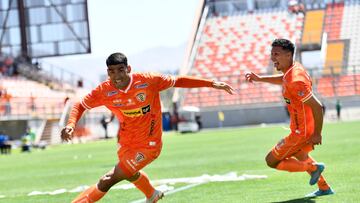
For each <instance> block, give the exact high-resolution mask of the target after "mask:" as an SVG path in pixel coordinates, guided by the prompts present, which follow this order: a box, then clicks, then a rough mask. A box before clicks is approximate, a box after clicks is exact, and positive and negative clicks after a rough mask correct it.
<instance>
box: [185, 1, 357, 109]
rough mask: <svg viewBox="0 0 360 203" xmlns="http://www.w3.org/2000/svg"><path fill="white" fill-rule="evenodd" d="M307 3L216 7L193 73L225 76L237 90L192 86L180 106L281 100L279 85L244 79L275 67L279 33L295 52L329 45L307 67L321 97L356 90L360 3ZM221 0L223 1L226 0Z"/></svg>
mask: <svg viewBox="0 0 360 203" xmlns="http://www.w3.org/2000/svg"><path fill="white" fill-rule="evenodd" d="M305 3H306V5H305V6H306V10H304V12H293V11H292V10H287V9H286V8H280V7H276V8H266V9H255V10H253V11H251V12H248V11H243V10H241V11H235V12H234V11H233V10H232V12H229V11H226V12H223V13H221V12H219V9H218V10H217V13H215V14H214V13H210V14H209V15H208V16H207V17H206V18H205V23H204V26H203V29H200V30H198V35H200V37H198V42H197V44H196V43H195V45H196V46H195V47H194V48H195V50H196V51H195V52H196V53H195V57H194V60H193V63H192V65H191V68H190V72H189V74H191V75H195V76H203V77H208V78H213V79H218V80H224V81H226V82H228V83H229V84H231V85H233V86H234V87H235V88H236V90H237V92H238V94H237V95H235V96H227V95H225V94H222V93H218V92H213V91H209V90H203V89H200V90H189V91H187V92H185V95H184V97H183V100H182V101H183V102H182V105H194V106H199V107H217V106H231V105H247V104H249V105H251V104H261V103H263V104H266V103H281V101H282V98H281V87H274V86H272V85H266V84H255V85H253V84H251V85H249V84H247V83H245V81H244V80H243V78H242V75H243V74H244V73H245V72H246V71H253V72H256V73H259V74H266V73H271V72H272V71H273V70H272V69H273V68H272V62H271V61H270V58H269V52H270V44H271V42H272V40H273V39H275V38H288V39H291V40H292V41H294V42H296V44H297V47H300V50H298V51H297V52H301V51H302V50H301V49H302V48H303V47H305V48H306V51H311V50H320V49H324V50H325V59H324V64H323V66H322V67H317V68H313V67H308V68H311V73H314V74H313V75H312V77H313V82H314V84H315V85H314V88H317V89H315V90H314V91H315V92H317V93H318V94H319V96H320V97H321V98H328V99H331V98H336V97H349V96H354V95H358V94H359V83H360V81H359V74H358V72H359V64H360V40H359V39H360V35H359V31H358V29H357V28H358V27H360V26H359V22H360V15H359V13H360V2H359V1H355V0H348V1H336V2H327V3H326V4H325V3H322V1H313V3H310V2H305ZM221 4H222V5H224V1H222V2H221ZM230 7H231V6H230ZM324 33H326V34H327V35H326V36H327V38H325V39H326V42H322V40H323V39H324V38H323V37H324V36H323V35H324ZM322 46H324V47H322ZM325 48H326V49H325ZM297 54H299V53H297ZM297 60H299V58H298V59H297ZM300 60H301V59H300ZM313 70H315V71H313ZM245 90H246V91H245Z"/></svg>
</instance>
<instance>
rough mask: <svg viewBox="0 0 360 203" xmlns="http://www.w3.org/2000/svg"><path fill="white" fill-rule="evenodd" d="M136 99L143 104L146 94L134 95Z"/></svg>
mask: <svg viewBox="0 0 360 203" xmlns="http://www.w3.org/2000/svg"><path fill="white" fill-rule="evenodd" d="M136 99H137V100H138V101H139V102H144V101H145V100H146V94H145V93H143V92H141V93H139V94H137V95H136Z"/></svg>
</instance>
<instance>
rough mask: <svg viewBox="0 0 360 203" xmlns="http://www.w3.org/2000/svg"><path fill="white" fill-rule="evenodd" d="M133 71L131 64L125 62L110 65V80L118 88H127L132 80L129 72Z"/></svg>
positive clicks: (108, 71) (108, 70)
mask: <svg viewBox="0 0 360 203" xmlns="http://www.w3.org/2000/svg"><path fill="white" fill-rule="evenodd" d="M130 71H131V67H130V66H126V65H125V64H117V65H110V66H108V69H107V73H108V76H109V77H110V81H111V82H112V83H113V84H114V85H115V87H116V88H118V89H123V88H126V87H127V86H128V84H129V82H130V76H129V73H130Z"/></svg>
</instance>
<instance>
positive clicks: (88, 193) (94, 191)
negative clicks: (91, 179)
mask: <svg viewBox="0 0 360 203" xmlns="http://www.w3.org/2000/svg"><path fill="white" fill-rule="evenodd" d="M105 193H106V192H102V191H100V190H99V189H98V188H97V185H93V186H91V187H90V188H88V189H87V190H85V191H84V192H82V193H81V194H80V195H78V196H77V197H76V198H75V199H74V200H73V201H72V202H71V203H93V202H96V201H98V200H99V199H101V198H102V197H103V196H104V195H105Z"/></svg>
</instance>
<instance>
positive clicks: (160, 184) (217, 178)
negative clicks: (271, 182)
mask: <svg viewBox="0 0 360 203" xmlns="http://www.w3.org/2000/svg"><path fill="white" fill-rule="evenodd" d="M264 178H267V176H266V175H247V174H243V175H240V176H238V175H237V173H236V172H230V173H227V174H224V175H208V174H204V175H201V176H198V177H185V178H169V179H161V180H155V181H151V184H152V185H154V186H155V187H156V188H157V189H158V190H161V191H164V192H166V194H172V193H170V192H171V191H173V190H174V187H173V186H168V184H169V185H174V184H176V183H188V184H191V185H195V186H196V185H197V184H203V183H208V182H226V181H243V180H250V179H264ZM88 187H89V186H86V185H82V186H78V187H76V188H74V189H71V190H67V189H57V190H55V191H45V192H41V191H33V192H30V193H29V194H28V196H34V195H57V194H62V193H65V192H70V193H72V192H82V191H84V190H85V189H87V188H88ZM192 187H194V186H192ZM131 188H135V187H134V185H133V184H121V185H118V186H114V187H112V188H111V189H112V190H113V189H114V190H116V189H122V190H128V189H131ZM178 189H180V188H178ZM178 189H175V190H176V192H178V191H181V190H178ZM185 189H188V188H186V187H185Z"/></svg>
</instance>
